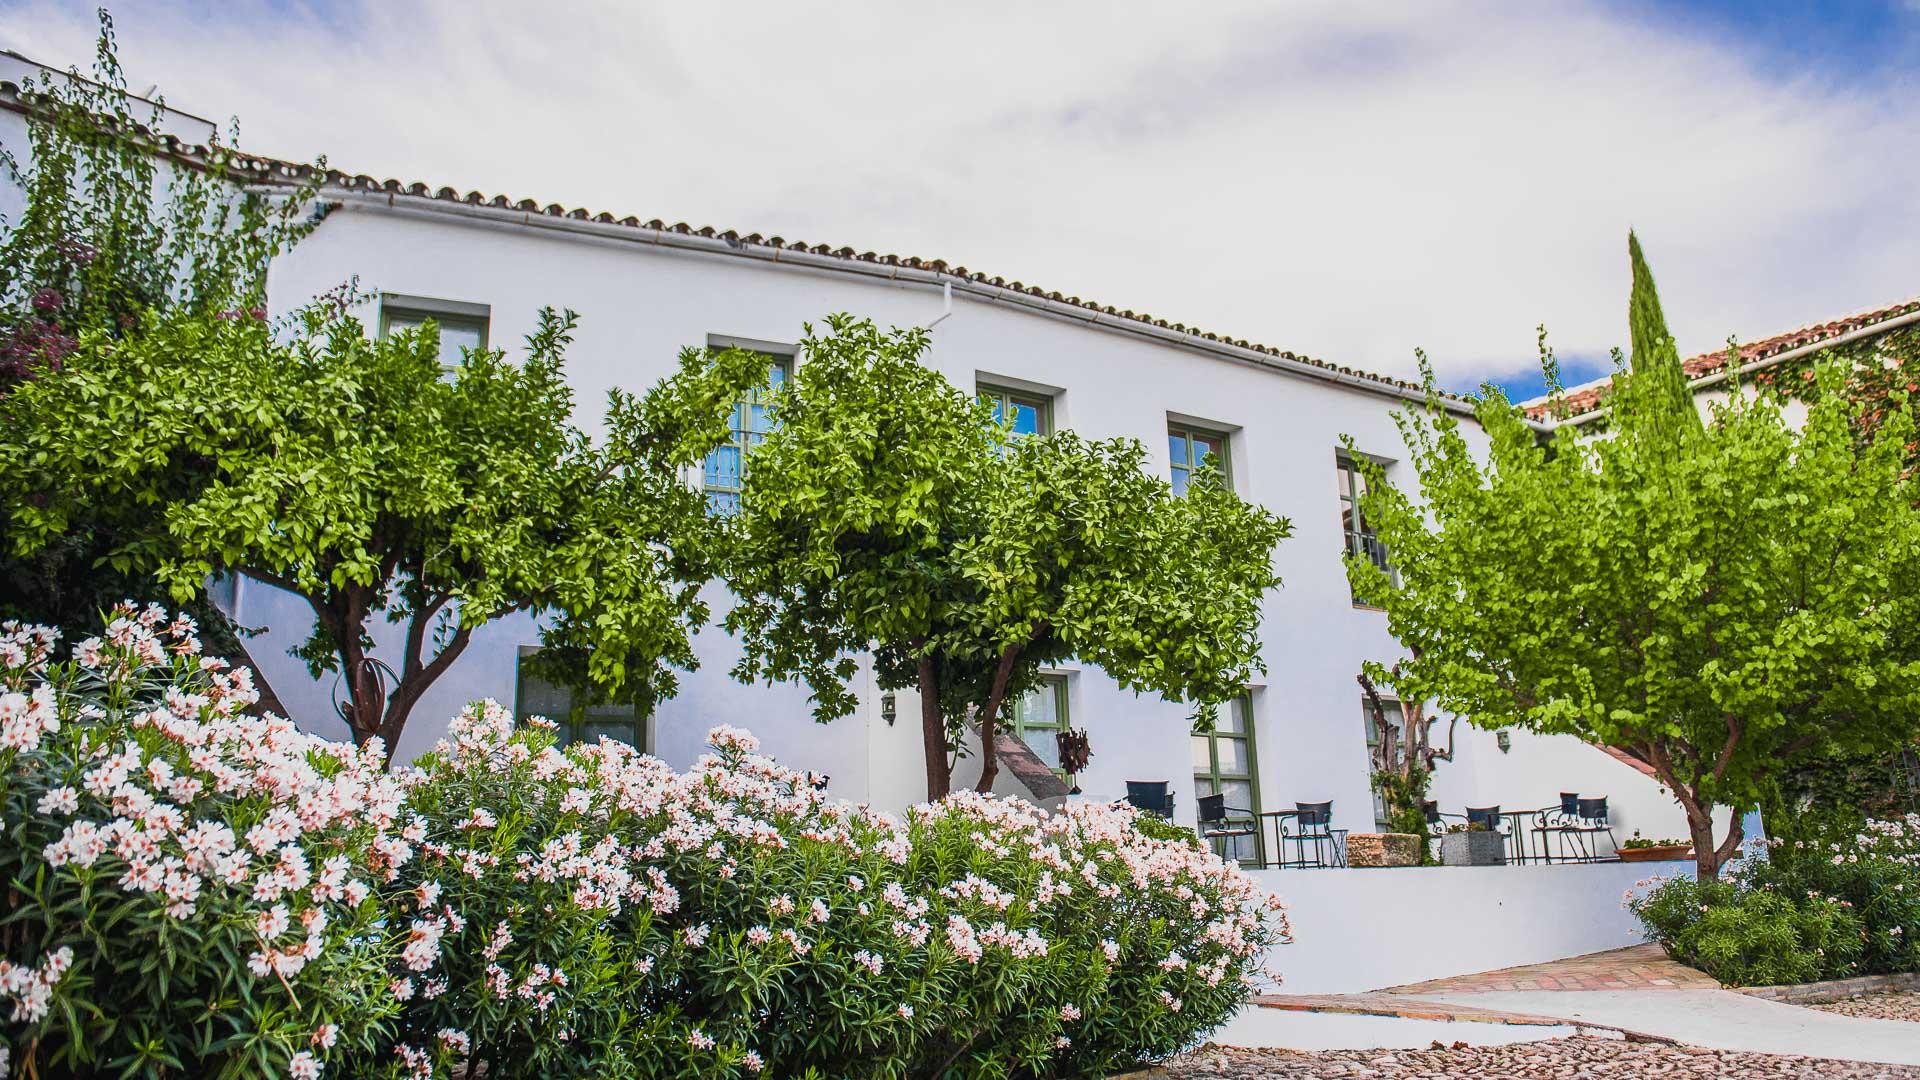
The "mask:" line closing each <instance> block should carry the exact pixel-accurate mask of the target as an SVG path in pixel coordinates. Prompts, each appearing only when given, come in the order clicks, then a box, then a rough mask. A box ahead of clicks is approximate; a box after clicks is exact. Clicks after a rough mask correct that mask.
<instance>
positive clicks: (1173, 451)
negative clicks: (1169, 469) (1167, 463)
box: [1167, 431, 1188, 473]
mask: <svg viewBox="0 0 1920 1080" xmlns="http://www.w3.org/2000/svg"><path fill="white" fill-rule="evenodd" d="M1167 454H1168V455H1169V456H1170V457H1171V458H1172V460H1173V464H1174V471H1175V472H1176V473H1177V472H1178V471H1179V468H1180V466H1182V465H1186V464H1188V462H1187V437H1186V436H1185V435H1183V434H1181V433H1180V432H1178V431H1175V432H1172V433H1170V434H1168V435H1167Z"/></svg>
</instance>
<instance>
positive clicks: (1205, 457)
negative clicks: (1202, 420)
mask: <svg viewBox="0 0 1920 1080" xmlns="http://www.w3.org/2000/svg"><path fill="white" fill-rule="evenodd" d="M1167 456H1168V458H1170V459H1171V460H1172V462H1173V493H1174V494H1175V495H1185V494H1186V493H1187V486H1188V485H1189V484H1191V483H1192V482H1193V479H1194V477H1195V476H1196V475H1201V476H1204V475H1206V473H1207V471H1208V470H1211V471H1212V473H1213V475H1214V476H1216V477H1217V478H1218V482H1220V483H1223V484H1229V485H1231V483H1232V482H1233V472H1232V470H1231V469H1230V468H1229V464H1230V463H1229V462H1228V460H1227V437H1226V436H1225V435H1223V434H1221V433H1220V432H1218V431H1208V430H1206V429H1204V428H1196V427H1188V426H1186V425H1184V424H1169V425H1167Z"/></svg>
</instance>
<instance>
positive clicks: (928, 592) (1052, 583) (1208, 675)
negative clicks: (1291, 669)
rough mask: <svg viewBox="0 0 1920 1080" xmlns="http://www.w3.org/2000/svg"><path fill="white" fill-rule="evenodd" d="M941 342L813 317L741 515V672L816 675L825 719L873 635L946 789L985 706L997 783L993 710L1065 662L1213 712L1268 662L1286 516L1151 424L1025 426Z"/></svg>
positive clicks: (986, 774) (931, 774) (882, 679)
mask: <svg viewBox="0 0 1920 1080" xmlns="http://www.w3.org/2000/svg"><path fill="white" fill-rule="evenodd" d="M926 348H927V335H926V332H925V331H923V330H893V331H888V332H882V331H880V330H878V329H877V328H875V327H874V325H873V324H872V323H870V322H867V321H864V320H858V319H854V318H851V317H848V316H844V315H842V316H834V317H832V318H830V319H829V320H828V333H826V334H825V335H822V336H815V334H814V333H813V331H812V329H811V328H809V329H808V331H807V336H806V339H805V340H804V342H803V343H802V346H801V349H802V362H801V363H800V365H799V367H798V370H797V371H796V373H795V375H794V377H793V378H792V379H791V380H789V381H788V383H787V385H786V386H785V388H783V389H782V390H781V391H780V392H779V393H778V394H777V395H776V396H775V398H774V405H773V416H774V420H775V421H776V430H775V431H774V432H773V433H772V434H771V435H769V436H768V437H767V439H766V442H765V443H764V444H762V445H761V446H758V447H756V448H754V449H753V451H752V452H751V454H750V455H749V457H748V467H747V471H746V477H745V481H744V487H743V494H742V498H741V507H740V511H739V513H738V515H737V516H736V518H735V519H734V521H733V526H734V528H735V529H736V531H737V533H738V538H737V540H736V541H735V550H736V556H737V557H735V558H733V559H731V560H729V562H728V569H727V571H726V573H727V577H728V581H729V584H730V585H731V586H732V588H733V590H734V592H735V593H736V594H737V595H738V597H739V602H738V604H737V605H736V606H735V607H734V608H733V609H732V611H731V612H730V613H729V614H728V616H727V626H728V628H729V629H731V630H733V631H734V632H736V633H737V634H739V635H740V636H741V638H742V640H743V642H744V645H745V655H744V657H743V659H742V660H741V662H740V664H739V666H738V668H737V670H736V674H737V675H738V676H739V677H740V678H742V679H744V680H752V679H756V678H769V679H786V678H796V677H797V678H801V679H804V680H805V681H806V682H807V684H808V686H809V687H810V688H811V689H812V691H813V694H814V700H815V703H816V709H815V716H816V718H817V719H819V720H821V721H823V722H824V721H828V720H831V719H833V718H835V717H838V716H844V715H846V714H848V713H849V712H851V711H852V709H853V707H854V704H855V700H854V696H853V694H852V692H851V691H850V690H849V689H848V687H847V680H849V679H850V678H852V676H853V674H854V673H855V671H856V664H855V661H854V659H853V656H854V654H856V653H858V652H862V651H870V652H871V653H872V654H873V656H874V662H875V668H876V675H877V678H878V681H879V684H880V685H881V686H882V687H883V688H888V689H894V688H902V687H909V686H911V687H916V688H917V689H919V691H920V693H921V699H922V718H921V719H922V734H923V738H924V741H925V745H926V752H927V772H928V793H929V796H930V797H934V798H938V797H940V796H942V795H944V794H946V792H947V790H948V785H949V783H950V775H951V772H950V766H949V763H948V755H949V753H951V752H954V750H955V749H956V748H957V747H958V746H959V745H960V741H961V738H962V736H963V734H964V729H965V728H966V727H967V726H968V725H969V724H970V723H977V724H979V725H980V728H981V734H982V739H981V742H982V744H983V747H984V749H983V752H982V756H983V776H982V778H981V782H980V787H981V789H982V790H987V789H988V788H990V787H991V785H992V782H993V778H994V774H995V771H996V764H995V758H994V751H993V729H994V724H995V722H996V721H997V720H998V719H999V718H1000V717H1001V716H1002V714H1003V713H1004V712H1006V711H1007V710H1008V709H1009V708H1010V707H1011V703H1012V702H1013V701H1015V700H1017V698H1018V696H1019V695H1020V694H1022V693H1024V692H1025V691H1026V690H1027V689H1029V688H1031V687H1032V686H1033V685H1034V684H1035V682H1036V681H1037V679H1038V677H1039V673H1040V669H1041V668H1042V667H1044V666H1046V665H1049V664H1053V663H1057V662H1059V661H1061V660H1064V659H1066V658H1068V657H1074V658H1077V659H1079V660H1080V661H1082V662H1086V663H1091V664H1097V665H1098V666H1099V667H1100V668H1101V669H1102V670H1104V671H1106V672H1107V673H1108V674H1109V675H1111V676H1113V677H1114V678H1115V679H1117V680H1119V682H1120V683H1121V684H1122V685H1124V686H1126V687H1128V688H1129V689H1133V690H1136V691H1144V692H1154V693H1159V694H1162V695H1164V696H1167V697H1169V698H1175V699H1181V700H1188V701H1193V702H1195V703H1197V704H1198V705H1199V706H1200V711H1201V713H1202V716H1203V720H1202V722H1203V723H1204V722H1207V721H1208V720H1210V718H1211V716H1212V710H1213V708H1214V706H1215V705H1217V703H1219V702H1221V701H1224V700H1227V699H1228V698H1230V697H1232V696H1233V695H1235V694H1238V693H1240V692H1241V691H1242V689H1243V688H1244V687H1245V685H1246V682H1247V680H1248V679H1249V678H1250V677H1251V675H1252V674H1253V672H1254V671H1256V670H1258V669H1259V668H1260V659H1259V642H1258V637H1257V630H1258V625H1259V615H1260V601H1261V598H1262V596H1263V595H1264V594H1265V593H1266V591H1267V590H1268V589H1271V588H1273V587H1275V586H1277V585H1278V584H1279V578H1278V577H1277V576H1275V574H1274V571H1273V563H1272V554H1273V548H1274V546H1275V545H1276V544H1277V543H1278V542H1279V541H1280V540H1281V539H1282V538H1284V537H1285V536H1286V535H1287V534H1288V532H1289V531H1290V527H1289V525H1288V523H1287V522H1286V521H1285V520H1284V519H1282V518H1279V517H1276V516H1274V515H1273V514H1270V513H1268V512H1267V511H1265V510H1264V509H1261V508H1259V507H1256V506H1251V505H1249V504H1247V503H1245V502H1242V501H1241V500H1240V499H1239V498H1237V497H1236V496H1235V495H1234V494H1233V493H1232V492H1231V491H1229V490H1227V488H1226V487H1225V486H1224V485H1222V484H1219V483H1207V482H1205V480H1204V478H1203V479H1202V480H1201V481H1200V482H1197V483H1195V484H1194V485H1193V486H1192V488H1191V490H1190V492H1189V493H1188V494H1187V495H1186V496H1184V497H1180V496H1175V495H1174V494H1173V492H1172V489H1171V486H1170V485H1169V484H1168V482H1167V481H1166V480H1163V479H1160V478H1159V477H1157V476H1154V475H1152V474H1151V473H1150V472H1149V471H1148V469H1147V463H1146V453H1145V451H1144V449H1143V448H1142V447H1141V446H1140V444H1139V443H1138V442H1137V441H1134V440H1130V439H1112V440H1105V441H1094V440H1088V439H1084V438H1081V437H1080V436H1078V435H1076V434H1074V433H1072V432H1067V431H1062V432H1056V433H1053V434H1049V435H1040V436H1030V437H1026V438H1015V437H1014V436H1012V435H1011V433H1009V432H1008V431H1007V430H1005V429H1004V428H1001V427H999V426H997V425H996V424H995V423H994V421H993V417H992V412H991V409H990V407H989V406H987V405H985V404H983V403H981V402H979V401H977V400H975V399H974V398H972V397H970V396H969V395H967V394H966V393H964V392H962V391H960V390H958V389H956V388H954V387H953V386H952V385H950V384H949V383H948V382H947V381H946V379H945V378H943V377H942V376H941V375H940V374H938V373H937V372H935V371H932V370H931V369H929V368H927V367H925V366H923V365H922V364H921V363H920V362H919V358H920V355H921V354H922V353H923V352H924V351H925V349H926Z"/></svg>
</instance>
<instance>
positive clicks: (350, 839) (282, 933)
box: [0, 606, 404, 1080]
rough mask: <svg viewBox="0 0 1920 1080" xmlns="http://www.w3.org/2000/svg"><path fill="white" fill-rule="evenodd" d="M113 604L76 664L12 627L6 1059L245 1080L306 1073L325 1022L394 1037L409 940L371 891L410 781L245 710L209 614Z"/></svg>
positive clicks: (334, 1030) (4, 922)
mask: <svg viewBox="0 0 1920 1080" xmlns="http://www.w3.org/2000/svg"><path fill="white" fill-rule="evenodd" d="M109 618H110V620H111V621H110V623H109V625H108V626H107V628H106V630H105V632H104V635H103V637H104V640H102V638H93V639H89V640H87V641H83V642H81V643H80V644H79V645H78V646H77V647H76V648H75V649H74V650H73V657H74V658H73V659H72V660H68V661H59V662H55V661H54V660H53V648H52V646H53V640H54V636H55V635H54V634H53V633H52V632H51V631H50V630H47V629H46V628H32V627H27V628H23V627H20V626H19V625H18V624H16V623H12V622H7V623H4V624H0V728H4V738H0V814H4V820H5V822H6V825H5V842H4V843H0V884H3V885H4V887H5V889H6V906H5V909H4V914H0V950H3V951H0V1002H4V1001H7V999H11V1002H10V1004H11V1006H12V1007H11V1008H9V1009H8V1010H7V1014H6V1017H5V1020H4V1023H0V1041H3V1045H0V1049H4V1048H6V1047H11V1048H12V1056H13V1064H14V1065H15V1066H16V1067H17V1068H18V1069H19V1074H20V1075H25V1076H88V1077H91V1076H120V1077H142V1078H147V1080H158V1078H161V1077H178V1076H205V1077H220V1078H224V1080H239V1078H242V1077H256V1076H289V1075H299V1068H301V1067H302V1066H303V1064H304V1065H313V1064H315V1062H314V1061H313V1060H312V1059H314V1058H315V1057H316V1054H317V1053H324V1051H321V1050H320V1049H319V1047H318V1041H319V1040H317V1039H316V1032H319V1031H329V1032H330V1034H328V1035H327V1036H326V1038H325V1040H324V1041H325V1042H326V1043H327V1044H329V1045H338V1046H339V1047H340V1048H342V1049H343V1050H344V1049H345V1048H348V1047H356V1048H361V1049H370V1048H375V1047H379V1048H384V1047H385V1046H386V1045H387V1044H388V1043H389V1042H390V1038H391V1034H392V1020H393V1017H394V1014H395V1012H397V1005H396V1004H395V1003H394V1002H393V1000H392V999H391V998H390V997H389V996H388V995H387V994H386V993H385V991H384V986H385V981H386V971H387V968H388V965H389V964H390V963H392V961H393V959H394V956H395V954H396V952H397V951H398V948H399V943H398V942H397V941H396V940H394V939H395V937H396V936H397V935H396V933H395V932H394V931H393V926H392V924H390V923H387V922H386V921H385V920H384V918H383V916H384V912H383V911H382V909H381V906H380V905H379V904H378V903H377V902H376V901H375V900H373V899H372V898H371V892H370V888H369V882H374V881H378V880H379V878H380V875H381V873H382V871H383V869H384V867H385V865H386V864H385V861H384V859H385V856H384V855H383V851H384V852H388V853H390V852H392V851H393V850H395V849H393V848H383V847H382V845H383V844H389V843H392V842H394V841H395V840H396V839H397V838H396V837H394V836H393V835H392V834H391V833H390V832H389V831H388V830H389V829H391V828H393V826H394V824H395V823H394V820H393V818H394V813H395V810H396V808H397V806H398V804H399V802H400V800H401V797H402V789H401V786H400V784H399V782H398V781H397V779H396V778H395V777H393V776H391V775H389V774H387V773H386V772H385V771H384V768H383V762H382V761H381V760H380V757H379V755H378V754H368V753H362V752H359V751H356V750H355V749H354V748H353V747H351V746H348V745H346V744H344V743H332V742H328V741H326V740H323V739H320V738H318V737H315V736H311V735H306V734H303V733H301V732H299V731H297V730H295V728H294V727H293V725H292V724H291V723H289V722H287V721H285V720H281V719H278V718H271V719H262V718H259V717H256V716H249V715H245V714H244V713H243V711H242V710H244V709H245V708H246V707H247V706H249V705H251V704H252V702H253V700H254V693H253V691H252V688H251V686H250V684H249V680H248V678H247V672H246V670H245V669H239V670H230V669H227V668H226V667H225V665H224V664H223V663H221V662H219V661H216V660H211V659H203V658H202V657H200V656H199V655H198V653H199V643H198V641H197V639H196V638H195V637H194V636H193V631H194V627H193V624H192V623H191V622H190V621H188V620H185V619H179V620H173V621H170V620H169V618H168V616H167V615H166V614H165V613H164V612H163V611H161V610H160V609H159V608H158V607H154V608H149V609H147V610H145V611H138V612H136V611H135V610H134V609H133V608H132V607H131V606H126V607H123V608H120V609H117V610H115V611H114V612H112V613H111V615H110V616H109ZM402 846H404V845H402ZM27 973H32V977H31V979H30V980H23V979H22V978H21V976H22V975H23V974H27ZM323 1025H326V1027H323Z"/></svg>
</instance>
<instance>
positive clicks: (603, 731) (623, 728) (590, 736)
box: [580, 719, 640, 746]
mask: <svg viewBox="0 0 1920 1080" xmlns="http://www.w3.org/2000/svg"><path fill="white" fill-rule="evenodd" d="M636 726H637V725H636V724H635V723H634V722H633V721H632V720H631V719H629V720H626V721H624V722H621V721H601V722H596V723H591V724H583V725H581V730H580V739H581V741H582V742H586V743H597V742H599V741H600V736H602V735H605V736H606V737H607V738H609V739H612V740H614V741H615V742H623V743H626V744H627V745H628V746H639V745H640V742H639V740H638V739H636V738H635V737H634V729H635V727H636Z"/></svg>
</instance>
